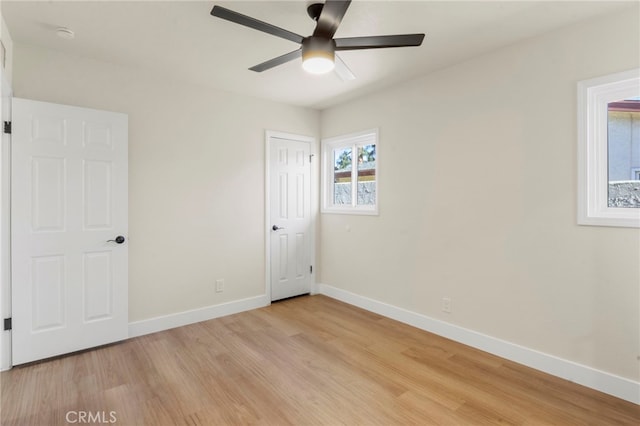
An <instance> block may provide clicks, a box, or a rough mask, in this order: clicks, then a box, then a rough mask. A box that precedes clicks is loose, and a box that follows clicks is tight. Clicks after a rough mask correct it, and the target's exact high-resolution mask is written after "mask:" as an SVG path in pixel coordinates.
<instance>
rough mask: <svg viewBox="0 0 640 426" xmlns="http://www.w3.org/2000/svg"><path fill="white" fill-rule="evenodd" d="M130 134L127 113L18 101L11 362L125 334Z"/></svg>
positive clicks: (14, 141) (14, 126)
mask: <svg viewBox="0 0 640 426" xmlns="http://www.w3.org/2000/svg"><path fill="white" fill-rule="evenodd" d="M127 132H128V118H127V116H126V115H124V114H118V113H112V112H106V111H97V110H90V109H85V108H78V107H72V106H65V105H57V104H50V103H45V102H36V101H30V100H25V99H16V98H14V99H13V103H12V138H11V139H12V163H11V167H12V173H11V255H12V259H11V268H12V269H11V285H12V318H13V321H12V322H13V324H12V326H13V329H12V347H13V350H12V361H13V365H17V364H22V363H25V362H30V361H34V360H38V359H43V358H47V357H51V356H55V355H60V354H64V353H69V352H73V351H77V350H80V349H85V348H89V347H93V346H99V345H103V344H106V343H111V342H114V341H118V340H122V339H125V338H126V337H127V336H128V303H127V301H128V283H127V279H128V278H127V273H128V266H127V251H128V250H127V242H126V235H127V174H128V171H127V150H128V148H127V144H128V136H127ZM118 236H120V237H121V238H117V237H118ZM109 240H117V241H118V242H116V241H109ZM123 240H124V241H123Z"/></svg>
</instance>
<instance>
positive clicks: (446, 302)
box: [442, 297, 451, 314]
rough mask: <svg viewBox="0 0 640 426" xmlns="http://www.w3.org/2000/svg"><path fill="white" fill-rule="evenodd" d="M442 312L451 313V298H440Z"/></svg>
mask: <svg viewBox="0 0 640 426" xmlns="http://www.w3.org/2000/svg"><path fill="white" fill-rule="evenodd" d="M442 312H446V313H447V314H450V313H451V298H450V297H443V298H442Z"/></svg>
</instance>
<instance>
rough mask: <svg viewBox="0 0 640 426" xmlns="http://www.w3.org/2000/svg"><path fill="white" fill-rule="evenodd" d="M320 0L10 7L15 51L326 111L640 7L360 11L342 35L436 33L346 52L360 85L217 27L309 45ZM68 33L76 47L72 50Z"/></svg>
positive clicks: (495, 4) (415, 4)
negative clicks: (217, 11)
mask: <svg viewBox="0 0 640 426" xmlns="http://www.w3.org/2000/svg"><path fill="white" fill-rule="evenodd" d="M310 3H313V1H304V0H297V1H280V2H276V1H269V0H263V1H225V2H218V1H213V0H212V1H138V2H132V1H72V2H60V1H46V2H44V1H40V2H26V1H8V0H3V1H2V13H3V16H4V19H5V21H6V23H7V25H8V27H9V29H10V31H11V35H12V37H13V39H14V42H16V43H25V44H33V45H39V46H44V47H47V48H50V49H56V50H60V51H64V52H68V53H72V54H78V55H82V56H86V57H90V58H94V59H98V60H102V61H108V62H113V63H117V64H123V65H128V66H133V67H142V68H144V69H148V70H149V71H150V72H154V73H161V74H167V75H170V76H172V77H174V78H177V79H180V80H183V81H184V80H186V81H190V82H192V83H195V84H202V85H207V86H211V87H214V88H218V89H223V90H227V91H232V92H237V93H242V94H246V95H250V96H255V97H259V98H266V99H271V100H275V101H279V102H285V103H289V104H293V105H300V106H306V107H312V108H319V109H322V108H325V107H328V106H331V105H334V104H336V103H338V102H341V101H344V100H346V99H349V98H353V97H355V96H359V95H362V94H364V93H367V92H371V91H374V90H377V89H379V88H381V87H385V86H388V85H391V84H394V83H397V82H399V81H402V80H407V79H410V78H413V77H416V76H419V75H422V74H425V73H427V72H429V71H433V70H436V69H441V68H443V67H446V66H448V65H452V64H454V63H458V62H461V61H464V60H466V59H468V58H471V57H474V56H478V55H480V54H483V53H486V52H489V51H492V50H495V49H497V48H499V47H502V46H506V45H509V44H513V43H515V42H517V41H519V40H523V39H525V38H529V37H532V36H535V35H538V34H541V33H544V32H547V31H550V30H553V29H555V28H559V27H562V26H565V25H569V24H571V23H574V22H578V21H581V20H585V19H590V18H593V17H595V16H596V15H600V14H606V13H612V12H614V11H616V10H620V9H622V8H630V7H633V5H634V4H637V1H627V2H615V1H611V0H605V1H601V2H599V1H585V2H578V1H537V2H527V1H514V0H510V1H491V2H490V1H478V0H476V1H451V0H449V1H404V2H400V1H359V0H355V1H354V2H353V3H352V4H351V6H350V7H349V10H348V11H347V14H346V15H345V17H344V19H343V21H342V24H341V25H340V27H339V29H338V31H337V33H336V37H354V36H364V35H378V34H403V33H425V34H426V38H425V41H424V43H423V45H422V46H421V47H412V48H398V49H376V50H364V51H353V52H340V55H341V57H342V58H343V59H344V61H345V62H346V63H347V65H348V66H349V67H350V68H351V70H352V71H353V72H354V73H355V75H356V76H357V78H356V80H353V81H348V82H344V81H342V80H340V79H339V78H338V77H337V76H336V75H335V74H333V73H331V74H328V75H323V76H314V75H309V74H306V73H305V72H304V71H303V70H302V68H301V66H300V62H299V61H294V62H290V63H288V64H285V65H281V66H279V67H277V68H274V69H272V70H269V71H265V72H263V73H255V72H253V71H249V70H248V69H247V68H249V67H250V66H253V65H256V64H258V63H261V62H263V61H265V60H267V59H271V58H272V57H275V56H279V55H282V54H284V53H287V52H290V51H292V50H295V49H296V48H297V47H298V45H297V44H295V43H292V42H290V41H287V40H283V39H280V38H277V37H274V36H271V35H269V34H265V33H261V32H258V31H255V30H252V29H249V28H246V27H243V26H240V25H237V24H234V23H231V22H227V21H224V20H221V19H219V18H215V17H212V16H211V15H210V14H209V13H210V11H211V8H212V7H213V5H214V4H219V5H221V6H224V7H227V8H229V9H232V10H235V11H237V12H240V13H243V14H245V15H249V16H252V17H254V18H257V19H260V20H263V21H266V22H269V23H272V24H274V25H276V26H280V27H283V28H285V29H288V30H290V31H293V32H295V33H298V34H300V35H303V36H307V35H309V34H311V33H312V32H313V29H314V25H315V23H314V22H313V21H312V20H311V19H310V18H309V17H308V15H307V12H306V6H307V4H310ZM60 26H66V27H69V28H70V29H72V30H73V31H74V32H75V34H76V37H75V39H73V40H64V39H61V38H59V37H57V36H56V34H55V29H56V28H57V27H60Z"/></svg>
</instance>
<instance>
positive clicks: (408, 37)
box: [334, 34, 424, 51]
mask: <svg viewBox="0 0 640 426" xmlns="http://www.w3.org/2000/svg"><path fill="white" fill-rule="evenodd" d="M334 40H335V42H336V51H338V50H359V49H382V48H385V47H409V46H420V45H421V44H422V40H424V34H398V35H383V36H369V37H349V38H336V39H334Z"/></svg>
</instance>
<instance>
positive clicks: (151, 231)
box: [14, 44, 319, 321]
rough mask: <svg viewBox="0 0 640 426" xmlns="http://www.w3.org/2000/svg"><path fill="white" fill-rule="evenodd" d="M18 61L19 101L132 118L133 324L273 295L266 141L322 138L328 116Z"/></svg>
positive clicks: (35, 53)
mask: <svg viewBox="0 0 640 426" xmlns="http://www.w3.org/2000/svg"><path fill="white" fill-rule="evenodd" d="M15 58H16V60H15V68H14V94H15V96H17V97H23V98H29V99H36V100H42V101H48V102H56V103H61V104H71V105H78V106H85V107H90V108H97V109H105V110H112V111H118V112H123V113H127V114H129V231H130V232H129V244H130V245H129V289H130V290H129V306H130V308H129V320H130V321H140V320H144V319H148V318H153V317H157V316H162V315H169V314H173V313H179V312H183V311H187V310H191V309H197V308H201V307H206V306H212V305H218V304H221V303H225V302H230V301H237V300H240V299H245V298H249V297H254V296H259V295H262V294H264V293H265V275H264V271H265V262H264V256H265V244H264V232H265V231H264V229H265V228H264V226H265V224H264V158H265V153H264V150H265V148H264V147H265V130H279V131H284V132H288V133H297V134H302V135H309V136H314V137H315V136H317V135H318V133H319V113H318V112H317V111H315V110H310V109H303V108H298V107H290V106H286V105H282V104H277V103H273V102H267V101H261V100H258V99H253V98H248V97H243V96H238V95H233V94H230V93H227V92H223V91H218V90H212V89H209V88H206V87H198V86H194V85H190V84H187V83H184V82H179V81H173V80H167V79H165V78H162V77H160V76H157V75H153V74H151V73H149V72H148V71H145V70H134V69H130V68H125V67H121V66H117V65H113V64H108V63H103V62H97V61H93V60H90V59H85V58H80V57H75V56H69V55H65V54H62V53H59V52H55V51H52V50H43V49H41V48H37V47H32V46H27V45H21V44H16V46H15ZM216 278H224V279H225V290H224V293H216V292H215V285H214V284H215V280H216Z"/></svg>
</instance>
